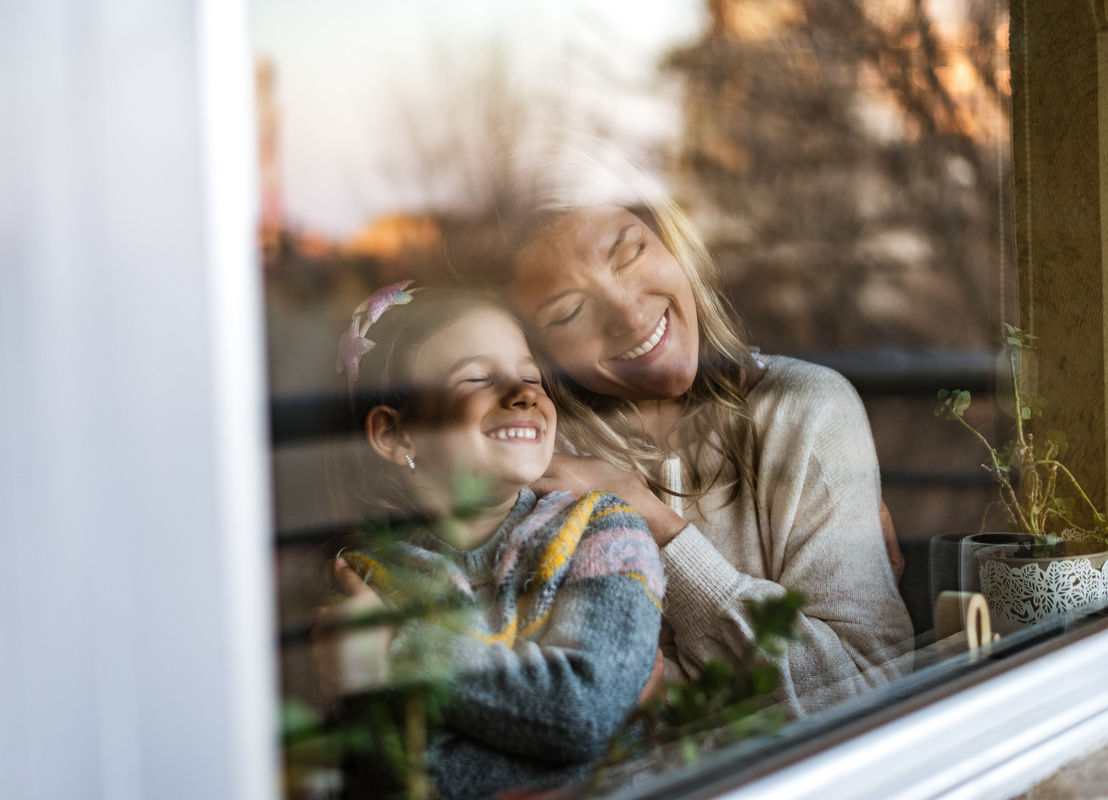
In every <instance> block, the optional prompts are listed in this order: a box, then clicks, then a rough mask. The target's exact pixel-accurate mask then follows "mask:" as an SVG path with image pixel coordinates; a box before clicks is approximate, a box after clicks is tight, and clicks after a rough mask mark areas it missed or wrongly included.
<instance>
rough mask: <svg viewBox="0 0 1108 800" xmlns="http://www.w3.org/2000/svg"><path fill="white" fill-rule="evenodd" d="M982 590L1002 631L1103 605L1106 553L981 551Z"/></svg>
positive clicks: (1106, 599)
mask: <svg viewBox="0 0 1108 800" xmlns="http://www.w3.org/2000/svg"><path fill="white" fill-rule="evenodd" d="M978 558H979V560H980V565H981V592H982V594H984V595H985V600H986V601H987V602H988V604H989V612H990V614H991V616H992V619H993V625H994V627H995V628H997V629H998V630H1000V632H1001V633H1006V632H1009V633H1010V632H1011V631H1013V630H1018V629H1019V628H1022V627H1024V626H1027V625H1033V624H1034V623H1036V622H1042V621H1043V620H1046V619H1051V618H1056V617H1062V616H1065V615H1066V614H1069V613H1073V612H1078V611H1081V610H1083V609H1085V610H1087V609H1091V608H1100V607H1103V606H1105V605H1108V552H1103V553H1093V554H1090V555H1082V556H1058V557H1056V558H1011V557H1009V558H1000V557H996V556H995V555H991V554H990V553H989V552H988V551H984V552H982V553H980V554H979V556H978Z"/></svg>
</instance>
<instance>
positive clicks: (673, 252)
mask: <svg viewBox="0 0 1108 800" xmlns="http://www.w3.org/2000/svg"><path fill="white" fill-rule="evenodd" d="M595 163H599V162H593V164H595ZM603 171H604V169H603V168H602V169H599V170H598V169H595V168H594V167H593V166H588V167H587V168H586V169H585V170H579V171H578V172H577V173H576V174H586V173H587V174H588V175H589V176H590V179H593V180H594V179H595V177H596V175H597V174H598V173H599V172H603ZM567 174H568V175H572V174H574V173H573V172H572V171H570V172H569V173H567V172H565V171H564V170H563V171H560V172H559V175H558V184H557V185H556V186H554V187H553V189H550V190H548V191H547V192H546V194H542V193H541V192H540V196H539V197H538V199H537V200H536V201H534V202H533V203H532V204H531V205H530V211H529V213H526V214H524V215H523V217H522V219H518V218H517V220H516V221H515V223H514V224H513V227H512V230H511V231H509V235H510V237H511V242H512V251H513V255H512V257H511V258H509V259H507V260H505V261H504V262H502V263H501V266H502V271H501V274H499V275H492V276H486V277H489V278H492V279H493V281H495V282H496V283H498V284H499V285H500V286H501V287H502V288H506V291H507V295H508V297H509V299H510V300H511V302H512V304H513V306H514V307H515V309H516V310H517V312H518V313H519V314H520V316H521V318H522V319H523V320H524V321H525V323H526V324H527V325H528V327H529V330H530V333H531V335H532V337H533V339H534V341H535V343H536V344H537V345H538V347H539V348H540V350H541V351H542V353H543V354H544V355H545V357H546V358H547V359H548V361H549V362H550V365H551V367H552V371H553V373H554V377H553V380H552V381H551V384H552V385H551V394H552V396H553V397H554V400H555V403H556V405H557V407H558V412H559V420H560V428H561V433H562V437H563V439H564V440H565V442H566V444H567V445H568V449H569V450H571V451H573V452H576V453H577V454H581V455H587V456H589V457H588V458H584V457H573V456H565V455H563V456H560V457H557V458H556V460H555V463H554V465H553V466H552V469H551V470H550V471H549V472H548V473H547V475H546V476H545V479H544V488H570V489H581V488H584V487H586V486H587V487H602V488H604V489H606V490H607V491H610V492H612V493H614V494H617V495H619V496H621V497H623V498H624V499H626V500H628V501H629V502H630V503H631V504H632V505H634V506H635V507H636V508H637V509H638V510H639V512H640V513H641V514H642V515H643V516H644V517H645V518H646V520H647V522H648V524H649V526H650V528H651V530H652V532H653V535H654V537H655V540H656V541H657V543H658V545H659V547H661V548H662V554H663V560H664V562H665V565H666V575H667V580H668V581H669V593H668V599H667V606H666V610H665V625H664V626H663V636H662V650H663V652H664V655H665V658H666V675H667V677H671V678H679V677H694V676H696V675H697V674H698V673H699V670H700V669H701V667H702V666H703V665H704V664H705V663H706V662H707V661H709V660H712V659H724V660H732V661H734V660H736V659H739V658H741V654H742V653H743V652H744V650H745V649H746V647H747V644H748V643H749V641H750V637H751V635H752V631H751V628H750V624H749V621H748V620H747V618H746V611H745V601H748V600H755V599H759V598H764V597H767V596H774V595H777V594H779V593H781V592H782V591H783V589H784V587H790V588H794V589H798V590H800V591H801V592H802V593H803V594H804V595H805V597H806V598H807V603H806V605H805V608H804V612H803V617H802V619H801V635H802V639H801V641H800V642H799V643H797V644H795V645H794V646H792V647H791V648H790V650H789V652H788V654H787V657H786V660H785V661H784V662H783V663H782V664H781V665H780V666H781V668H782V674H783V678H784V693H785V698H784V699H785V700H786V701H787V702H788V703H789V705H790V707H791V708H792V709H793V710H794V711H796V712H801V711H811V710H814V709H816V708H819V707H823V706H825V705H827V704H829V703H831V702H833V701H834V700H837V699H840V698H842V697H846V696H850V695H853V694H856V693H858V692H859V691H862V690H863V689H865V688H866V687H869V686H872V685H876V684H879V683H882V682H884V681H887V680H889V679H890V678H892V677H894V676H895V675H896V674H897V670H896V668H895V667H894V666H893V665H892V664H891V663H890V659H893V658H894V657H896V656H898V655H900V654H901V653H903V652H904V651H905V650H906V649H907V648H908V647H910V640H911V636H912V628H911V624H910V621H909V618H908V614H907V611H906V609H905V607H904V604H903V601H902V600H901V598H900V596H899V594H898V592H897V588H896V579H895V577H894V575H893V570H892V568H891V567H890V561H889V558H888V556H887V554H886V549H885V545H884V543H883V538H882V525H881V518H880V510H881V498H880V485H879V474H878V468H877V461H876V455H875V453H874V448H873V442H872V437H871V434H870V430H869V424H868V420H867V418H866V414H865V410H864V408H863V407H862V404H861V402H860V400H859V399H858V396H857V394H856V393H855V392H854V390H853V388H852V387H851V386H850V385H849V383H848V382H847V381H846V380H845V379H844V378H842V377H841V376H840V375H838V374H837V373H835V372H833V371H831V370H829V369H826V368H823V367H818V366H816V365H812V364H807V363H804V362H801V361H797V360H794V359H788V358H783V357H769V356H767V357H764V358H763V359H761V360H759V359H758V358H757V357H755V356H754V355H752V353H751V352H750V351H749V350H748V349H747V348H746V346H745V345H744V344H743V341H742V338H741V336H740V333H739V330H738V327H737V326H736V324H735V323H734V322H733V320H734V317H733V314H732V313H731V312H730V309H728V308H727V307H726V306H725V305H724V303H723V302H722V300H721V299H720V291H719V286H720V282H719V276H718V272H717V269H716V266H715V264H714V263H713V261H712V259H711V258H710V256H709V255H708V253H707V250H706V248H705V247H704V245H703V243H702V242H701V240H700V239H699V238H698V237H697V236H696V234H695V233H694V232H693V231H692V229H691V227H690V225H689V223H688V221H687V219H686V218H685V216H684V215H683V214H682V213H681V212H680V211H679V210H678V209H677V207H676V206H675V205H674V204H673V203H672V201H670V200H669V199H668V198H666V197H665V196H664V195H663V196H660V197H659V196H657V195H655V196H648V194H647V193H645V192H642V191H635V192H633V193H632V196H631V197H630V199H629V200H626V199H625V200H624V201H623V202H621V203H619V204H613V205H589V204H587V203H582V202H581V200H580V197H581V194H582V193H581V192H580V191H579V189H580V187H579V186H576V187H575V186H574V181H573V180H572V179H569V180H567V177H566V176H567ZM609 174H610V171H609ZM633 176H634V177H633V180H630V181H628V180H625V181H622V185H623V186H636V185H642V184H641V175H640V174H638V173H633ZM566 187H571V188H572V189H574V190H573V191H569V192H567V191H565V188H566ZM533 188H534V187H533V186H532V189H533ZM548 189H549V187H548Z"/></svg>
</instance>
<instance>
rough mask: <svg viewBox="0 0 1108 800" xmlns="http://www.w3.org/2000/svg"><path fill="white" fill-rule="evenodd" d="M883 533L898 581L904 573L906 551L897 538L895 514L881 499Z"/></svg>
mask: <svg viewBox="0 0 1108 800" xmlns="http://www.w3.org/2000/svg"><path fill="white" fill-rule="evenodd" d="M881 535H882V536H884V537H885V549H886V550H888V551H889V563H890V564H891V565H892V568H893V577H894V578H896V580H897V583H899V582H900V576H901V575H903V574H904V553H902V552H901V550H900V542H898V541H897V539H896V528H894V527H893V515H892V514H890V513H889V507H888V506H887V505H885V501H884V499H882V500H881Z"/></svg>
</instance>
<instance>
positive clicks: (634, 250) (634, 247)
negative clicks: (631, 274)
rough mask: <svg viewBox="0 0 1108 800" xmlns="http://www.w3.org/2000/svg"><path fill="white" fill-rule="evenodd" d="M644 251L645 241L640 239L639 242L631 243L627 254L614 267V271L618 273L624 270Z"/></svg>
mask: <svg viewBox="0 0 1108 800" xmlns="http://www.w3.org/2000/svg"><path fill="white" fill-rule="evenodd" d="M645 249H646V240H645V239H640V240H639V241H637V242H634V243H632V244H631V245H630V247H628V248H627V250H628V252H627V253H625V254H624V256H623V259H622V260H621V261H620V262H619V264H617V265H616V271H617V272H618V271H620V270H623V269H626V268H627V267H629V266H631V265H632V264H634V263H635V262H636V261H637V260H638V258H639V256H641V255H642V253H643V250H645Z"/></svg>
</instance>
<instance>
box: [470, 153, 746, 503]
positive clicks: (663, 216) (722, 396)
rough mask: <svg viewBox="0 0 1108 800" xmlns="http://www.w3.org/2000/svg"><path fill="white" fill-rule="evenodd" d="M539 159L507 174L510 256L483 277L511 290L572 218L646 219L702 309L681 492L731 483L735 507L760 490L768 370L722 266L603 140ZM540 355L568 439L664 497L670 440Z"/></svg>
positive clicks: (648, 179)
mask: <svg viewBox="0 0 1108 800" xmlns="http://www.w3.org/2000/svg"><path fill="white" fill-rule="evenodd" d="M540 155H541V158H539V159H538V162H539V163H538V164H537V165H536V164H535V163H532V162H529V161H528V160H527V158H528V156H527V154H526V153H524V154H520V153H518V152H517V153H515V154H513V159H514V163H513V164H511V165H509V167H508V168H506V169H505V168H502V169H501V176H502V177H503V176H504V174H505V173H507V174H508V181H507V182H508V183H509V184H510V186H509V188H508V190H507V191H505V192H502V193H501V194H502V202H503V201H506V204H505V207H503V208H502V209H501V210H500V211H499V212H498V218H499V222H500V230H501V237H502V239H501V242H502V244H503V245H504V246H505V253H506V255H504V256H503V257H501V258H499V259H498V258H495V257H491V256H489V255H488V254H487V253H486V254H484V255H483V257H482V258H481V259H480V260H479V261H480V263H479V264H478V267H479V269H478V270H477V273H478V274H481V273H483V275H482V276H481V277H480V278H478V280H479V281H480V282H482V283H484V284H485V285H491V286H493V287H496V288H499V289H501V290H503V288H504V287H506V286H507V285H509V284H510V282H511V276H512V272H513V270H514V268H515V256H516V254H518V253H519V252H520V250H521V249H522V248H523V247H524V246H525V245H526V244H527V243H528V242H530V241H532V240H533V239H534V237H535V236H537V235H538V234H539V233H540V232H541V231H542V230H544V229H545V228H547V227H548V226H549V225H551V224H552V223H553V222H554V221H555V220H556V219H558V218H560V217H561V216H562V215H564V214H566V213H568V212H570V211H574V210H578V209H581V208H590V207H596V206H604V205H619V206H623V207H624V208H626V209H628V210H629V211H631V212H632V213H634V214H636V216H638V217H640V218H641V219H642V220H643V221H644V222H645V223H646V224H647V225H649V226H650V227H651V228H652V229H653V230H654V232H655V233H656V234H657V236H658V237H659V239H660V240H661V242H662V244H663V245H664V246H665V247H666V249H667V250H668V251H669V252H670V253H671V254H672V255H673V257H674V258H675V259H676V261H677V263H678V264H679V265H680V267H681V269H682V271H683V272H684V274H685V276H686V277H687V278H688V280H689V283H690V285H691V286H692V292H693V297H694V298H695V302H696V311H697V319H698V327H699V345H700V363H699V366H698V369H697V372H696V377H695V378H694V380H693V383H692V386H690V388H689V389H688V391H686V393H685V395H684V397H683V398H682V402H683V404H684V414H683V415H682V417H681V420H680V421H679V422H678V423H677V425H676V426H675V427H674V429H673V430H672V431H671V434H670V435H671V436H672V437H673V439H674V440H675V443H676V444H677V445H678V446H680V447H683V448H689V449H690V450H691V451H692V453H693V458H692V459H691V462H692V463H691V464H689V468H690V475H689V477H690V480H689V481H688V482H687V485H686V486H685V487H683V488H684V489H685V491H682V492H681V493H680V494H681V495H683V496H689V497H693V498H697V497H699V496H701V495H703V494H704V493H705V492H707V491H709V490H710V489H713V488H717V487H719V486H723V487H725V488H726V489H728V490H729V497H728V502H731V501H733V500H735V499H736V498H737V497H738V496H739V494H740V493H741V492H742V488H743V486H744V485H747V486H752V485H753V471H752V469H751V466H750V464H749V463H748V461H747V458H748V455H747V454H748V453H754V452H755V450H754V448H756V445H757V437H756V435H755V431H754V425H753V421H752V420H751V417H750V413H749V409H748V406H747V402H746V397H747V393H748V392H749V391H750V389H751V388H752V387H753V386H754V385H755V384H756V383H757V382H758V380H759V379H760V378H761V376H762V374H763V372H764V368H763V367H761V366H760V365H759V363H758V362H757V360H756V359H755V358H754V357H753V356H752V355H751V353H750V350H749V349H748V348H747V346H746V344H745V342H744V338H745V332H744V330H743V328H742V324H741V323H740V322H739V319H738V316H737V315H736V314H735V312H734V310H733V309H732V307H731V306H730V304H729V303H728V302H727V301H726V300H724V299H723V297H722V291H721V290H722V278H721V275H720V271H719V267H718V266H717V264H716V262H715V260H714V259H713V258H712V256H711V254H710V253H709V252H708V248H707V246H706V245H705V244H704V242H703V240H702V239H701V238H700V236H699V235H698V234H697V233H696V231H695V230H694V228H693V226H692V223H691V221H690V220H689V218H688V217H687V215H686V214H685V213H684V212H683V211H682V210H681V209H680V207H679V206H678V205H677V203H676V202H675V201H674V200H673V199H672V197H670V195H669V193H668V192H666V191H665V190H664V188H663V187H662V186H661V184H660V183H659V182H658V181H657V180H656V179H654V178H653V177H652V176H651V175H650V174H648V173H647V172H646V171H645V170H643V169H641V168H639V167H637V166H636V165H635V164H633V163H632V162H631V161H630V160H629V159H627V158H625V157H624V156H623V155H622V154H619V153H617V152H615V151H614V150H612V148H610V147H608V146H606V145H605V144H604V143H602V142H599V141H597V140H593V139H586V138H584V137H580V136H572V137H561V138H560V139H559V140H558V142H557V144H555V145H547V146H546V149H545V151H542V152H541V153H540ZM532 157H533V156H532ZM536 167H537V168H536ZM463 270H464V267H463ZM469 274H470V276H472V275H473V271H472V270H469ZM536 349H537V350H538V355H540V356H542V357H543V360H544V362H545V366H546V368H547V371H548V379H549V380H548V383H549V387H548V388H549V393H550V396H551V398H552V399H553V400H554V403H555V405H556V406H557V409H558V431H559V436H560V438H562V439H563V440H564V442H566V443H568V444H569V445H570V447H571V448H572V449H573V450H575V451H577V452H578V453H582V454H584V453H587V454H590V455H593V456H598V457H601V458H603V459H605V460H606V461H608V462H609V463H611V464H614V465H616V466H619V467H621V468H624V469H632V470H635V471H638V472H639V473H641V474H642V475H643V476H644V477H645V478H646V480H647V482H648V483H649V485H650V486H651V488H653V489H654V490H655V491H662V492H665V491H667V490H666V489H665V487H663V486H661V485H660V484H659V483H658V481H657V480H656V479H655V475H656V472H657V464H658V463H659V462H660V461H661V460H662V459H663V458H664V456H665V453H664V452H663V448H664V447H665V446H667V443H655V442H651V441H648V440H646V438H645V436H644V435H643V434H642V433H641V431H642V425H641V421H640V420H639V412H638V410H637V408H636V407H635V405H634V403H632V402H631V401H630V400H626V399H623V398H618V397H609V396H603V395H598V394H596V393H594V392H591V391H589V390H587V389H585V388H584V387H582V386H580V385H579V384H578V383H576V382H575V381H573V380H572V379H571V378H570V377H569V376H567V375H565V374H563V373H561V372H560V371H559V370H558V368H557V360H556V359H555V358H553V357H552V356H551V354H550V353H545V352H542V349H541V347H540V348H536ZM659 445H661V446H659ZM705 448H707V449H709V450H713V451H716V452H717V453H718V454H719V455H720V456H721V458H720V459H719V466H718V467H717V468H716V469H715V470H714V471H712V473H711V474H704V472H703V471H702V470H701V468H700V467H699V466H698V465H699V464H701V463H703V462H704V460H703V459H702V458H701V457H700V456H701V455H702V453H703V451H704V449H705ZM728 466H730V467H731V468H732V474H731V475H728V474H727V473H728V470H727V467H728Z"/></svg>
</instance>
